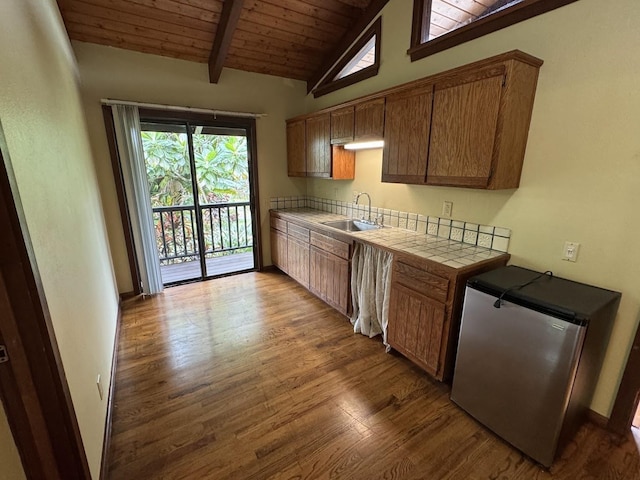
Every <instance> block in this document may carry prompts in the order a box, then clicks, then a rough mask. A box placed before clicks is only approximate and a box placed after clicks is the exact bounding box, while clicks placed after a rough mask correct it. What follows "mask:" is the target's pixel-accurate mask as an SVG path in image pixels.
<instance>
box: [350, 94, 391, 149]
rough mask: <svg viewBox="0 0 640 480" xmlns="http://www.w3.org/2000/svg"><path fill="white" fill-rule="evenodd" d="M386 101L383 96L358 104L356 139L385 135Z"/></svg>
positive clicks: (377, 137)
mask: <svg viewBox="0 0 640 480" xmlns="http://www.w3.org/2000/svg"><path fill="white" fill-rule="evenodd" d="M384 103H385V100H384V97H383V98H376V99H375V100H369V101H368V102H363V103H359V104H358V105H356V118H355V140H367V139H369V138H376V139H380V138H382V137H383V135H384Z"/></svg>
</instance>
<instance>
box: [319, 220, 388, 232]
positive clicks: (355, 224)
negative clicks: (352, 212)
mask: <svg viewBox="0 0 640 480" xmlns="http://www.w3.org/2000/svg"><path fill="white" fill-rule="evenodd" d="M322 224H323V225H326V226H328V227H333V228H337V229H339V230H343V231H345V232H361V231H363V230H374V229H378V228H382V226H381V225H375V224H372V223H367V222H362V221H360V220H334V221H332V222H322Z"/></svg>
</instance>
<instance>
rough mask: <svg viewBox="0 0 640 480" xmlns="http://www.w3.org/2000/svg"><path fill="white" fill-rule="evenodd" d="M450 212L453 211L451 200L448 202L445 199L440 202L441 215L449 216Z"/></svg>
mask: <svg viewBox="0 0 640 480" xmlns="http://www.w3.org/2000/svg"><path fill="white" fill-rule="evenodd" d="M452 212H453V202H449V201H448V200H445V201H444V202H443V203H442V216H443V217H451V214H452Z"/></svg>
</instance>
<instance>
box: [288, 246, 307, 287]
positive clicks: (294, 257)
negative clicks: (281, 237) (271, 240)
mask: <svg viewBox="0 0 640 480" xmlns="http://www.w3.org/2000/svg"><path fill="white" fill-rule="evenodd" d="M287 269H288V270H287V273H288V274H289V276H290V277H291V278H293V279H294V280H297V281H298V283H300V284H301V285H303V286H304V287H306V288H309V242H305V241H304V240H300V239H298V238H296V237H292V236H291V235H288V236H287Z"/></svg>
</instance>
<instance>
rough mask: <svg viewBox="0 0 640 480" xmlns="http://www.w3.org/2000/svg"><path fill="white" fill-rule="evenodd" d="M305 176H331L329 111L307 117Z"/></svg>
mask: <svg viewBox="0 0 640 480" xmlns="http://www.w3.org/2000/svg"><path fill="white" fill-rule="evenodd" d="M306 132H307V137H306V141H307V176H308V177H330V176H331V138H330V137H331V116H330V115H329V113H324V114H321V115H316V116H313V117H310V118H307V121H306Z"/></svg>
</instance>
